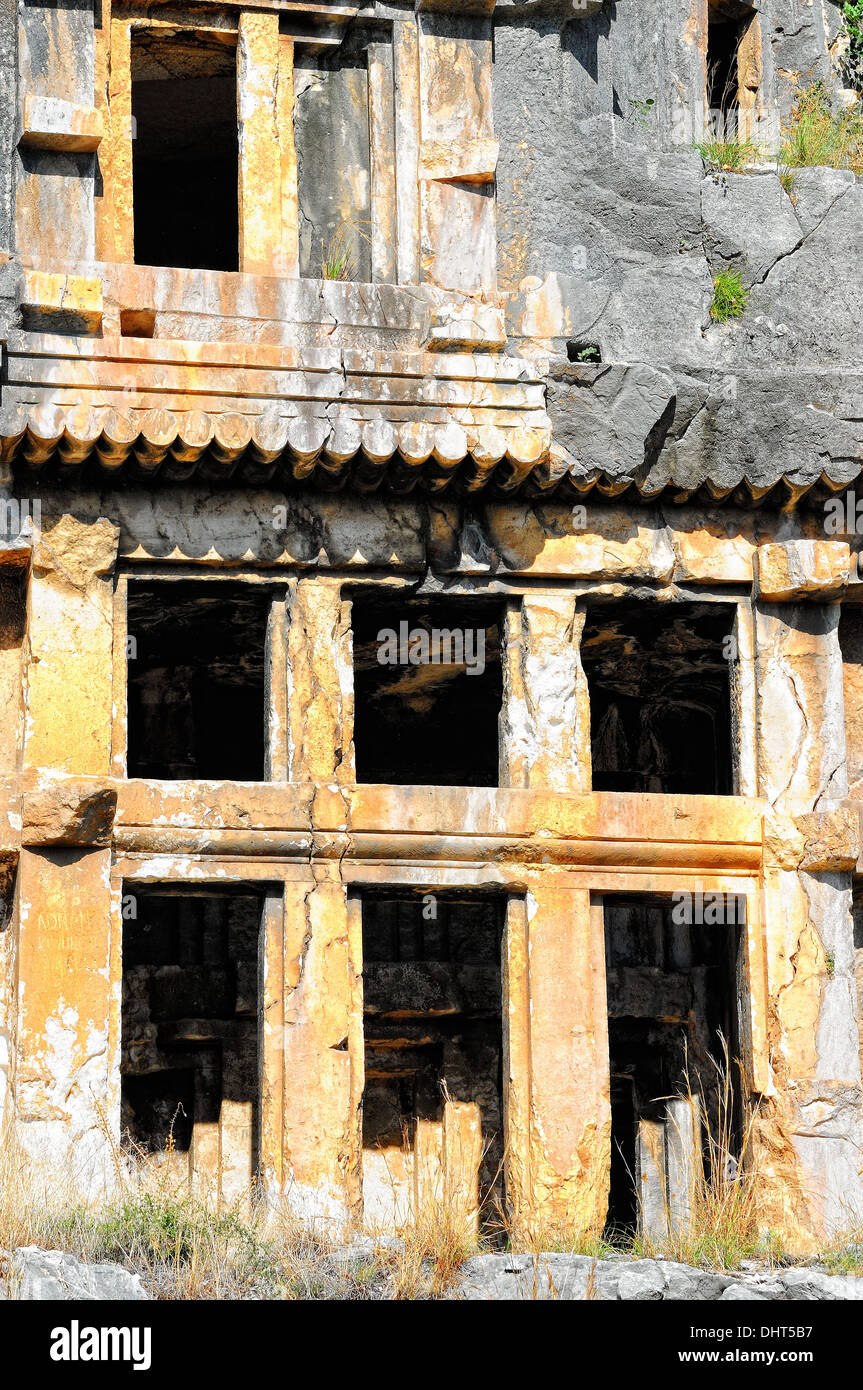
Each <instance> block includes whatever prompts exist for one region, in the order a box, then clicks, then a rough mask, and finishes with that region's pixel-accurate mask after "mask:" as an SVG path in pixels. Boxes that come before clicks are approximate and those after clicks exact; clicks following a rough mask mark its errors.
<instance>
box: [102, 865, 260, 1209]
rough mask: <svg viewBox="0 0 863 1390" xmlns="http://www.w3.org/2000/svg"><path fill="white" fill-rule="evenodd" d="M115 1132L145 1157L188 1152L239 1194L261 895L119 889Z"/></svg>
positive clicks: (254, 1136)
mask: <svg viewBox="0 0 863 1390" xmlns="http://www.w3.org/2000/svg"><path fill="white" fill-rule="evenodd" d="M125 893H126V896H125V897H124V903H130V902H131V903H134V913H135V915H134V917H133V918H130V920H128V921H125V922H124V924H123V989H122V1044H121V1063H120V1072H121V1122H122V1131H123V1135H124V1138H125V1139H126V1140H128V1141H131V1143H132V1144H133V1145H134V1146H135V1147H136V1148H137V1149H138V1151H139V1152H141V1153H143V1154H145V1155H164V1154H165V1153H169V1154H176V1153H179V1154H182V1153H185V1152H188V1151H189V1150H192V1151H193V1152H192V1162H193V1165H194V1167H195V1169H196V1171H197V1173H198V1176H199V1177H202V1178H204V1177H206V1178H209V1179H211V1180H212V1181H213V1182H214V1183H218V1184H219V1185H220V1186H221V1187H222V1189H223V1190H225V1188H226V1185H227V1180H228V1179H230V1181H231V1182H232V1183H233V1184H234V1190H235V1191H240V1192H243V1191H245V1190H246V1189H247V1188H248V1186H249V1184H250V1183H251V1181H252V1178H253V1175H254V1174H255V1173H256V1172H257V1167H258V1148H259V1129H260V1083H259V1070H260V1068H259V1056H258V1013H259V1010H258V997H259V986H258V969H259V966H258V952H259V942H260V936H261V920H262V913H263V903H264V899H263V894H262V893H259V892H256V891H254V890H250V889H248V888H237V889H232V888H224V889H217V888H214V889H207V890H200V891H195V892H190V891H188V890H186V889H183V888H172V887H167V886H165V885H158V886H143V885H140V886H139V885H137V884H127V885H126V888H125Z"/></svg>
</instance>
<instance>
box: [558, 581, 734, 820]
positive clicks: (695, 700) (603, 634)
mask: <svg viewBox="0 0 863 1390" xmlns="http://www.w3.org/2000/svg"><path fill="white" fill-rule="evenodd" d="M734 618H735V614H734V609H733V608H731V607H728V606H726V605H724V604H714V603H702V604H691V603H687V604H679V605H678V604H673V605H672V604H659V603H653V604H651V603H620V604H618V603H612V604H598V603H597V604H596V605H594V606H591V607H590V608H589V610H588V617H587V622H586V623H585V627H584V633H583V636H582V644H581V656H582V663H583V665H584V671H585V675H586V676H587V684H588V690H589V693H590V728H591V754H592V763H593V788H594V790H595V791H629V792H632V791H638V792H663V793H666V794H677V795H679V794H684V795H685V794H690V795H697V794H714V795H728V794H730V793H731V792H733V790H734V759H733V753H732V739H731V671H730V668H731V664H732V659H733V655H734V651H735V648H734V644H733V626H734Z"/></svg>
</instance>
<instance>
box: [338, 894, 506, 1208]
mask: <svg viewBox="0 0 863 1390" xmlns="http://www.w3.org/2000/svg"><path fill="white" fill-rule="evenodd" d="M504 911H505V904H504V902H503V900H502V899H500V898H496V897H489V896H483V895H474V896H471V897H466V896H462V895H460V894H457V893H451V892H450V893H441V894H426V895H424V896H420V895H418V894H410V893H401V894H399V893H393V892H391V891H390V892H381V893H368V894H365V895H364V896H363V900H362V919H363V1020H364V1034H365V1076H366V1081H365V1090H364V1093H363V1149H364V1151H365V1159H364V1191H365V1196H366V1207H367V1213H366V1214H367V1216H369V1215H370V1210H369V1208H370V1205H371V1203H372V1202H373V1199H374V1193H373V1192H372V1193H371V1195H370V1186H373V1184H374V1180H375V1171H376V1169H375V1165H376V1161H377V1158H378V1156H379V1155H380V1154H381V1152H382V1151H389V1152H390V1153H393V1152H394V1151H395V1154H396V1157H395V1160H394V1161H390V1162H389V1163H388V1165H387V1172H388V1173H389V1174H392V1173H393V1172H394V1171H395V1169H396V1168H397V1167H398V1166H399V1163H400V1161H401V1160H400V1159H399V1157H398V1155H399V1153H401V1154H402V1155H404V1154H407V1155H408V1162H407V1165H406V1166H404V1167H403V1168H402V1170H401V1171H403V1172H404V1173H405V1175H406V1176H405V1181H408V1182H410V1183H411V1184H413V1186H414V1190H415V1191H416V1186H417V1184H421V1183H422V1181H423V1173H424V1172H425V1176H426V1178H427V1179H428V1182H429V1183H431V1184H433V1175H432V1174H431V1172H430V1170H429V1168H425V1169H423V1167H422V1165H423V1164H429V1163H430V1162H431V1163H432V1165H433V1167H434V1169H435V1172H440V1171H443V1169H445V1168H446V1167H447V1164H448V1165H449V1170H450V1173H449V1176H450V1178H451V1179H452V1178H453V1176H454V1174H456V1175H457V1183H456V1185H457V1186H459V1187H460V1188H461V1191H462V1195H463V1196H464V1197H466V1196H467V1189H468V1188H469V1187H471V1185H473V1190H474V1193H475V1197H476V1199H477V1201H478V1203H479V1204H480V1205H481V1206H482V1209H483V1212H484V1214H486V1215H487V1216H488V1217H490V1216H491V1209H492V1208H495V1207H496V1206H497V1201H496V1200H495V1199H496V1198H502V1192H503V1174H502V1167H503V1073H502V1067H503V1042H502V1021H501V941H502V935H503V922H504ZM413 1165H416V1166H413Z"/></svg>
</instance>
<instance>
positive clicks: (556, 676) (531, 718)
mask: <svg viewBox="0 0 863 1390" xmlns="http://www.w3.org/2000/svg"><path fill="white" fill-rule="evenodd" d="M584 618H585V615H584V613H580V612H579V611H578V609H577V607H576V601H575V596H574V595H573V594H567V593H564V592H561V591H560V590H547V591H545V592H539V593H538V592H532V593H530V594H526V595H525V596H524V598H523V599H522V600H521V602H520V603H518V604H514V605H513V606H512V607H511V608H510V609H509V611H508V613H507V616H506V623H505V632H504V653H503V709H502V713H501V720H500V743H501V757H500V764H501V783H502V785H503V786H505V787H532V788H537V789H548V790H551V791H559V792H586V791H589V790H590V702H589V700H588V693H587V679H586V677H585V674H584V670H583V668H582V665H581V657H580V655H579V643H580V640H581V633H582V630H583V628H584Z"/></svg>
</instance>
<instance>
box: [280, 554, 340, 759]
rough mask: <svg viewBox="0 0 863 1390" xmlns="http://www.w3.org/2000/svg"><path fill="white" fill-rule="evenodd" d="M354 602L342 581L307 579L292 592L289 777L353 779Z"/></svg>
mask: <svg viewBox="0 0 863 1390" xmlns="http://www.w3.org/2000/svg"><path fill="white" fill-rule="evenodd" d="M352 664H353V658H352V639H351V606H350V604H349V603H345V602H343V600H342V596H341V585H340V583H339V582H338V581H333V580H326V579H301V580H300V581H299V582H298V583H297V585H296V586H295V587H294V588H293V589H292V590H291V592H290V594H289V596H288V672H287V679H288V748H287V766H288V778H287V780H288V781H289V782H337V783H340V784H341V783H347V782H353V781H354V777H355V772H354V745H353V723H354V717H353V704H354V690H353V669H352Z"/></svg>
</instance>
